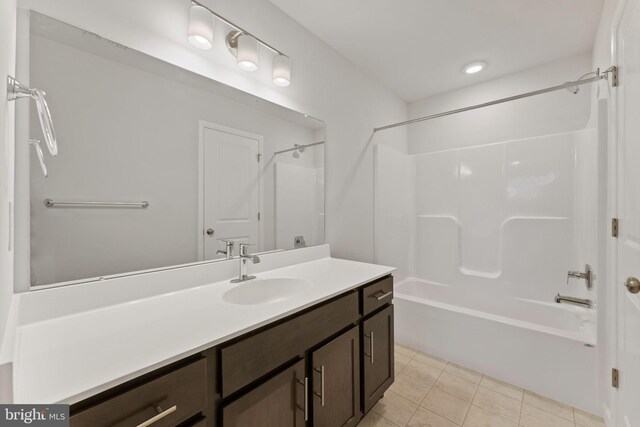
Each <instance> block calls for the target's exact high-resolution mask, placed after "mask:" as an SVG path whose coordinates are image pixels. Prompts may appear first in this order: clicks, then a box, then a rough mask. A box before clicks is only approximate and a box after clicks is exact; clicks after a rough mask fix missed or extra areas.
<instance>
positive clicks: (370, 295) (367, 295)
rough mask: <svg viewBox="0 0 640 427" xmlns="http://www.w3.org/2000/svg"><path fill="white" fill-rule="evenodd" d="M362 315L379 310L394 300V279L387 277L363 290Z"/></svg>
mask: <svg viewBox="0 0 640 427" xmlns="http://www.w3.org/2000/svg"><path fill="white" fill-rule="evenodd" d="M361 292H362V314H363V315H364V316H366V315H367V314H369V313H371V312H373V311H375V310H377V309H378V308H380V307H382V306H383V305H385V304H390V303H391V300H392V299H393V277H392V276H389V277H385V278H384V279H380V280H378V281H377V282H375V283H372V284H371V285H369V286H366V287H364V288H363V289H362V291H361Z"/></svg>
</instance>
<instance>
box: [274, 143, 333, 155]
mask: <svg viewBox="0 0 640 427" xmlns="http://www.w3.org/2000/svg"><path fill="white" fill-rule="evenodd" d="M320 144H324V141H319V142H312V143H311V144H306V145H298V146H296V147H293V148H287V149H286V150H281V151H276V152H275V153H273V154H274V155H275V154H282V153H287V152H289V151H295V150H299V149H301V148H302V149H305V148H307V147H313V146H314V145H320Z"/></svg>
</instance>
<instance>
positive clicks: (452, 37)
mask: <svg viewBox="0 0 640 427" xmlns="http://www.w3.org/2000/svg"><path fill="white" fill-rule="evenodd" d="M271 1H272V2H273V3H274V4H275V5H276V6H278V7H279V8H280V9H282V10H283V11H284V12H286V13H287V14H289V15H290V16H291V17H293V18H294V19H295V20H297V21H298V22H300V23H301V24H302V25H303V26H305V27H306V28H308V29H309V30H310V31H311V32H313V33H314V34H316V35H317V36H318V37H320V38H321V39H323V40H324V41H325V42H326V43H328V44H329V45H330V46H332V47H333V48H334V49H336V50H337V51H338V52H340V53H341V54H342V55H343V56H345V57H346V58H348V59H349V60H350V61H351V62H353V63H354V64H356V65H357V66H358V67H360V68H361V69H362V70H364V71H365V72H366V73H368V74H370V75H372V76H373V77H374V78H376V79H377V80H378V81H380V82H381V83H382V84H384V85H385V86H386V87H388V88H389V89H391V90H392V91H393V92H395V93H396V94H397V95H399V96H400V97H401V98H403V99H404V100H405V101H407V102H412V101H416V100H419V99H423V98H426V97H429V96H431V95H435V94H437V93H442V92H447V91H450V90H453V89H457V88H460V87H464V86H468V85H471V84H475V83H479V82H481V81H486V80H490V79H494V78H496V77H500V76H504V75H507V74H511V73H514V72H517V71H520V70H524V69H527V68H531V67H535V66H538V65H542V64H546V63H549V62H553V61H556V60H559V59H562V58H566V57H568V56H572V55H577V54H580V53H585V52H590V51H591V48H592V46H593V41H594V38H595V33H596V29H597V26H598V21H599V19H600V12H601V9H602V4H603V0H346V1H345V0H321V1H318V0H271ZM475 60H484V61H487V62H488V63H489V66H488V67H487V68H486V69H485V70H484V71H482V72H480V73H478V74H475V75H467V74H465V73H464V72H463V67H464V65H465V64H468V63H470V62H473V61H475ZM588 71H590V70H585V73H586V72H588Z"/></svg>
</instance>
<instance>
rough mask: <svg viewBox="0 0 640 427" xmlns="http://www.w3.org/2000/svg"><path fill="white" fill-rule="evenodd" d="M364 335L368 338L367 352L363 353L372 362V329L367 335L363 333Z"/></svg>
mask: <svg viewBox="0 0 640 427" xmlns="http://www.w3.org/2000/svg"><path fill="white" fill-rule="evenodd" d="M365 337H367V338H369V354H367V353H365V354H364V355H365V356H367V357H368V358H369V359H370V360H371V363H373V331H371V332H369V335H366V334H365Z"/></svg>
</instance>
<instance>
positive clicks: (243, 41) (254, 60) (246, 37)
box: [238, 34, 258, 71]
mask: <svg viewBox="0 0 640 427" xmlns="http://www.w3.org/2000/svg"><path fill="white" fill-rule="evenodd" d="M238 67H240V68H242V69H243V70H245V71H256V70H257V69H258V40H256V38H255V37H253V36H252V35H250V34H240V35H239V36H238Z"/></svg>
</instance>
